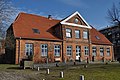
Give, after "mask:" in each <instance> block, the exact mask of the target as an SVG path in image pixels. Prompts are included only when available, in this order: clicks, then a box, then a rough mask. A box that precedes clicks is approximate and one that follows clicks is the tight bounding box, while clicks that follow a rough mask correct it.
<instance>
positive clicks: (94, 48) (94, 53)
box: [92, 46, 96, 56]
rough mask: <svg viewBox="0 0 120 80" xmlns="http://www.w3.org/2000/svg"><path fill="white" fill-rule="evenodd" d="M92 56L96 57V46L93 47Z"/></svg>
mask: <svg viewBox="0 0 120 80" xmlns="http://www.w3.org/2000/svg"><path fill="white" fill-rule="evenodd" d="M92 55H93V56H96V47H95V46H93V47H92Z"/></svg>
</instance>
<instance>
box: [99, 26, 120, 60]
mask: <svg viewBox="0 0 120 80" xmlns="http://www.w3.org/2000/svg"><path fill="white" fill-rule="evenodd" d="M100 32H101V33H102V34H104V35H105V36H106V38H108V40H110V42H111V43H113V48H114V57H115V59H116V60H117V59H119V60H120V26H111V27H106V28H104V29H101V30H100Z"/></svg>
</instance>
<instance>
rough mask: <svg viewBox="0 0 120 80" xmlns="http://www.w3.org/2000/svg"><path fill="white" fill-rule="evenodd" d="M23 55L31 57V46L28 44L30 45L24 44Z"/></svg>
mask: <svg viewBox="0 0 120 80" xmlns="http://www.w3.org/2000/svg"><path fill="white" fill-rule="evenodd" d="M25 54H26V56H32V55H33V44H30V43H28V44H27V43H26V44H25Z"/></svg>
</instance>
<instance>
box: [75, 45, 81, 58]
mask: <svg viewBox="0 0 120 80" xmlns="http://www.w3.org/2000/svg"><path fill="white" fill-rule="evenodd" d="M80 49H81V48H80V46H76V56H80V52H81V50H80Z"/></svg>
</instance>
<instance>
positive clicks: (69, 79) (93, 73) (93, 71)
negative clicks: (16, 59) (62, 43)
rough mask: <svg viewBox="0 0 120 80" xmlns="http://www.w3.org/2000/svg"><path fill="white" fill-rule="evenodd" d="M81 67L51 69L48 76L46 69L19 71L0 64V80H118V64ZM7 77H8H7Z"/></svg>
mask: <svg viewBox="0 0 120 80" xmlns="http://www.w3.org/2000/svg"><path fill="white" fill-rule="evenodd" d="M87 66H88V67H87V68H84V67H83V65H75V66H74V65H73V66H63V67H52V68H50V74H49V75H47V74H46V69H40V71H37V70H35V69H34V70H32V69H25V70H21V69H19V68H18V65H9V64H0V80H3V78H4V79H5V78H7V79H5V80H42V79H45V80H79V76H80V75H84V76H85V80H120V64H107V65H106V64H88V65H87ZM60 71H63V72H64V78H60V77H59V74H60ZM8 76H9V77H8Z"/></svg>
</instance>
